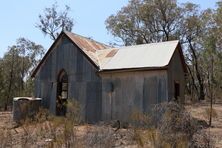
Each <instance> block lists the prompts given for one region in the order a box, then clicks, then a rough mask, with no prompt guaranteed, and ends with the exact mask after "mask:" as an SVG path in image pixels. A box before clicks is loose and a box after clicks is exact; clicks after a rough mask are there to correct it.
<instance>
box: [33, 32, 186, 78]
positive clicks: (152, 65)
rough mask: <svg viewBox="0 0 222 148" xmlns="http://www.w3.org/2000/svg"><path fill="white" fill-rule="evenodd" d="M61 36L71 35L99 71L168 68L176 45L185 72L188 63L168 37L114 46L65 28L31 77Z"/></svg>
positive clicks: (175, 43) (177, 45)
mask: <svg viewBox="0 0 222 148" xmlns="http://www.w3.org/2000/svg"><path fill="white" fill-rule="evenodd" d="M62 36H66V37H68V39H69V40H70V41H71V42H72V43H73V44H75V45H76V46H78V47H79V49H80V51H81V52H82V53H83V54H84V55H85V56H86V58H87V59H88V60H89V61H90V62H91V63H92V64H93V65H94V66H95V67H96V68H97V70H98V71H113V70H123V69H147V68H149V69H160V68H166V67H167V66H168V65H169V63H170V60H171V58H172V56H173V54H174V52H175V50H176V49H177V47H179V53H180V57H181V60H182V64H183V69H184V71H185V72H186V66H185V65H186V64H185V61H184V57H183V53H182V50H181V46H180V43H179V41H167V42H160V43H151V44H142V45H134V46H126V47H120V48H112V47H110V46H108V45H105V44H103V43H99V42H97V41H94V40H92V39H90V38H86V37H83V36H80V35H77V34H74V33H70V32H62V33H61V34H60V35H59V37H58V38H57V39H56V41H55V42H54V43H53V45H52V46H51V47H50V49H49V50H48V51H47V53H46V55H45V56H44V57H43V59H42V61H41V62H40V63H39V65H38V66H37V68H36V69H35V71H34V72H33V74H32V77H34V76H35V74H36V73H37V71H38V69H39V68H40V67H41V65H42V64H43V63H44V61H45V60H46V58H47V57H48V55H49V54H50V52H51V51H52V50H53V49H54V46H55V45H56V43H57V42H58V40H60V38H61V37H62Z"/></svg>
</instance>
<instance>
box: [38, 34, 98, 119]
mask: <svg viewBox="0 0 222 148" xmlns="http://www.w3.org/2000/svg"><path fill="white" fill-rule="evenodd" d="M62 69H64V70H65V71H66V72H67V74H68V82H69V83H68V86H69V89H68V97H69V99H76V100H78V101H79V103H80V105H81V109H82V116H83V120H85V121H87V122H94V121H98V120H100V118H101V107H100V106H101V96H102V94H101V78H100V77H99V76H98V75H97V74H96V68H95V67H94V66H93V65H92V64H91V63H90V62H89V61H88V59H87V58H86V57H85V56H84V55H83V53H81V52H80V50H79V49H78V47H77V46H75V45H74V44H73V43H71V41H70V40H68V39H67V38H66V37H62V39H61V40H60V41H58V43H57V46H56V47H55V49H54V50H53V51H52V52H51V54H50V55H49V56H48V58H47V59H46V60H45V62H44V63H43V64H42V66H41V68H40V69H39V71H38V73H37V74H36V76H35V96H36V97H41V98H43V105H44V106H45V107H47V108H49V109H50V111H51V112H53V113H55V110H56V108H55V107H56V92H57V77H58V74H59V72H60V71H61V70H62Z"/></svg>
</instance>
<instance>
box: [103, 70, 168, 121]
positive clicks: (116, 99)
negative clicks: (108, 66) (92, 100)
mask: <svg viewBox="0 0 222 148" xmlns="http://www.w3.org/2000/svg"><path fill="white" fill-rule="evenodd" d="M167 85H168V84H167V71H166V70H159V71H141V72H123V73H109V74H102V88H103V90H102V120H114V119H115V120H116V119H118V120H123V121H129V120H130V116H131V115H132V113H133V112H134V111H135V112H137V111H139V112H143V113H147V112H149V111H150V109H151V107H152V106H153V105H154V104H156V103H160V102H163V101H167V100H168V87H167Z"/></svg>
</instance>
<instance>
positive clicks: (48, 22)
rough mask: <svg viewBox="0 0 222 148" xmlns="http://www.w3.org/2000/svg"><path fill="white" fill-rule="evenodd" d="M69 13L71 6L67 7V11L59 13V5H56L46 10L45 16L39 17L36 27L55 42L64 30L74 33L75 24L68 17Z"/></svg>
mask: <svg viewBox="0 0 222 148" xmlns="http://www.w3.org/2000/svg"><path fill="white" fill-rule="evenodd" d="M69 12H70V7H69V6H65V9H64V10H63V11H61V12H59V11H58V5H57V4H56V3H54V4H53V5H52V6H51V7H50V8H45V9H44V12H43V14H40V15H39V22H38V23H37V25H36V27H37V28H39V29H40V30H41V31H42V33H43V34H44V35H49V37H50V39H52V40H55V39H56V38H57V36H58V35H59V33H60V32H61V31H62V30H63V31H72V27H73V25H74V23H73V19H72V18H71V17H69V15H68V14H69Z"/></svg>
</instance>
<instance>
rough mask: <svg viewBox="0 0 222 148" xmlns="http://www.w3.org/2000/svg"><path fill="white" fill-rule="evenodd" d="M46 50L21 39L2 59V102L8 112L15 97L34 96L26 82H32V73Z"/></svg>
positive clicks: (0, 66)
mask: <svg viewBox="0 0 222 148" xmlns="http://www.w3.org/2000/svg"><path fill="white" fill-rule="evenodd" d="M43 52H44V48H43V47H42V46H41V45H38V44H36V43H34V42H32V41H30V40H28V39H25V38H19V39H18V40H17V42H16V44H15V45H13V46H11V47H9V48H8V51H7V52H6V53H5V55H4V57H3V58H2V59H1V62H0V64H1V65H0V68H1V73H0V74H1V77H0V78H2V90H1V91H0V93H1V94H0V96H1V99H2V100H1V102H4V108H5V110H7V107H8V105H9V104H11V99H12V98H13V97H15V96H22V95H28V96H30V95H32V94H31V93H32V92H31V91H30V90H29V89H30V88H27V87H26V82H28V81H30V73H31V71H32V70H33V68H34V67H35V66H36V65H37V63H38V61H39V60H40V59H41V58H42V55H43ZM27 89H28V90H27Z"/></svg>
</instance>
